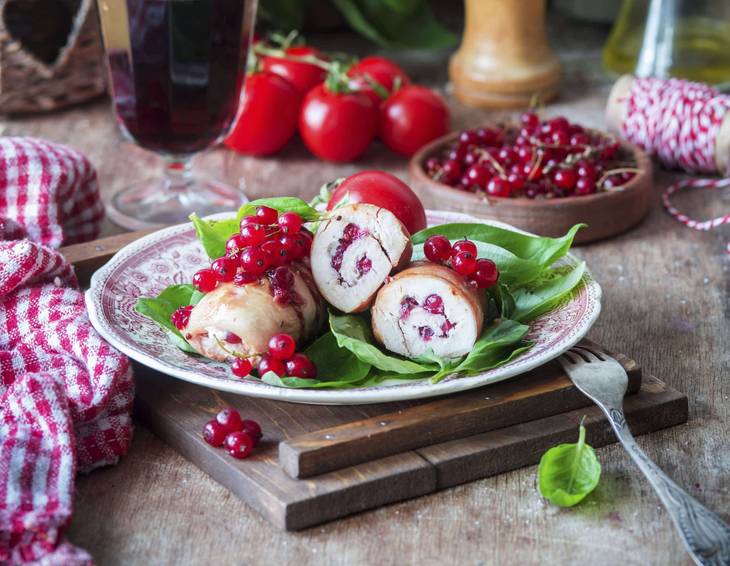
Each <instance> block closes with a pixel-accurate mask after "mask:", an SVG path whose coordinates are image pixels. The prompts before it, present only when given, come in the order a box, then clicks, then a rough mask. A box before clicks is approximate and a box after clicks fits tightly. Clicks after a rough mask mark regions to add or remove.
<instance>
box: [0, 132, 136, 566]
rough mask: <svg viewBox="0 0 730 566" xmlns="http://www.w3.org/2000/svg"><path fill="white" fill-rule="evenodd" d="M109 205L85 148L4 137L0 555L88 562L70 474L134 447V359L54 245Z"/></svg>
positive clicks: (0, 176)
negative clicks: (74, 529)
mask: <svg viewBox="0 0 730 566" xmlns="http://www.w3.org/2000/svg"><path fill="white" fill-rule="evenodd" d="M103 213H104V210H103V206H102V203H101V200H100V197H99V189H98V185H97V182H96V173H95V172H94V169H93V168H92V167H91V165H90V164H89V162H88V161H87V160H86V158H85V157H83V156H82V155H80V154H79V153H77V152H76V151H73V150H71V149H69V148H67V147H63V146H60V145H57V144H53V143H50V142H47V141H43V140H36V139H31V138H0V564H24V563H37V564H48V565H60V564H63V565H76V564H89V563H90V562H91V557H90V556H89V555H88V553H86V551H84V550H82V549H80V548H76V547H74V546H73V545H71V544H70V543H68V542H66V541H65V540H64V538H63V529H64V527H65V526H66V525H67V523H68V522H69V520H70V518H71V513H72V509H73V493H74V476H75V474H76V471H77V470H78V471H88V470H91V469H93V468H95V467H97V466H101V465H104V464H112V463H114V462H116V461H117V460H118V459H119V457H120V456H121V455H122V454H124V453H125V452H126V451H127V448H128V447H129V443H130V440H131V436H132V423H131V419H130V415H129V413H130V409H131V404H132V399H133V395H134V389H133V385H132V372H131V368H130V364H129V361H128V360H127V358H126V357H124V356H123V355H121V354H120V353H119V352H117V351H116V350H115V349H114V348H112V347H111V346H110V345H109V344H107V343H106V342H104V340H102V339H101V337H100V336H99V335H98V334H97V333H96V331H95V330H94V329H93V328H92V326H91V324H90V323H89V319H88V317H87V314H86V309H85V307H84V298H83V294H82V293H81V292H80V291H79V290H78V289H77V288H76V287H77V281H76V277H75V275H74V273H73V269H72V267H71V266H70V265H69V264H68V263H66V261H65V260H64V258H63V257H62V256H61V255H60V254H59V253H58V252H56V251H54V248H57V247H59V246H60V245H61V244H68V243H72V242H79V241H83V240H87V239H91V238H93V237H95V236H96V235H98V233H99V227H100V224H101V220H102V217H103Z"/></svg>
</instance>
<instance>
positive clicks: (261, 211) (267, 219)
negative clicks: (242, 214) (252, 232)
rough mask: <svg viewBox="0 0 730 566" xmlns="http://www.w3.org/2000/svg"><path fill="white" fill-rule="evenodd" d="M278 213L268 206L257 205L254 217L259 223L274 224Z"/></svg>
mask: <svg viewBox="0 0 730 566" xmlns="http://www.w3.org/2000/svg"><path fill="white" fill-rule="evenodd" d="M278 217H279V213H278V212H277V211H276V209H274V208H271V207H270V206H259V207H257V208H256V218H258V220H259V222H260V223H261V224H275V223H276V219H277V218H278Z"/></svg>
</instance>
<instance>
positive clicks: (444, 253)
mask: <svg viewBox="0 0 730 566" xmlns="http://www.w3.org/2000/svg"><path fill="white" fill-rule="evenodd" d="M423 253H424V254H425V255H426V259H428V261H432V262H433V263H439V262H441V261H446V260H448V259H449V258H450V257H451V242H449V239H448V238H447V237H446V236H441V235H440V234H439V235H436V236H430V237H429V238H428V239H427V240H426V242H425V243H424V244H423Z"/></svg>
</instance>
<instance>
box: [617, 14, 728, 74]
mask: <svg viewBox="0 0 730 566" xmlns="http://www.w3.org/2000/svg"><path fill="white" fill-rule="evenodd" d="M603 62H604V64H605V66H606V68H607V69H608V70H610V71H613V72H615V73H619V74H624V73H633V74H635V75H637V76H654V77H661V78H666V77H680V78H685V79H690V80H694V81H701V82H706V83H710V84H715V85H723V84H724V85H725V86H730V0H624V2H623V5H622V6H621V10H620V12H619V15H618V18H617V19H616V22H615V23H614V26H613V29H612V30H611V35H610V36H609V38H608V41H607V42H606V45H605V47H604V49H603Z"/></svg>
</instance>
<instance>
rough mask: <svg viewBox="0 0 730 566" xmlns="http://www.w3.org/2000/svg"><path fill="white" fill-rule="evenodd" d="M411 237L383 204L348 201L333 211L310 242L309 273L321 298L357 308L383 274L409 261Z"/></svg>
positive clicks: (365, 301) (361, 307)
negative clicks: (310, 261) (310, 272)
mask: <svg viewBox="0 0 730 566" xmlns="http://www.w3.org/2000/svg"><path fill="white" fill-rule="evenodd" d="M411 251H412V246H411V239H410V236H409V234H408V231H407V230H406V229H405V227H404V226H403V224H401V223H400V221H399V220H398V219H397V218H396V217H395V216H394V215H393V213H392V212H390V211H389V210H386V209H384V208H380V207H377V206H373V205H371V204H352V205H348V206H343V207H342V208H339V209H336V210H334V211H333V212H332V216H331V217H330V218H329V219H328V220H326V221H324V222H323V223H322V225H321V226H320V228H319V230H317V234H316V235H315V237H314V241H313V243H312V255H311V257H312V275H313V276H314V281H315V282H316V284H317V287H318V288H319V290H320V292H321V293H322V295H323V296H324V298H325V299H326V300H327V301H328V302H329V303H330V304H331V305H333V306H334V307H336V308H338V309H340V310H341V311H344V312H347V313H350V312H360V311H363V310H365V309H367V308H368V307H369V306H370V305H371V304H372V302H373V299H374V298H375V294H376V293H377V291H378V289H380V287H381V286H382V285H383V282H384V281H385V279H386V278H387V277H388V275H389V274H390V273H391V272H393V271H395V270H398V269H400V268H401V267H403V266H405V265H407V264H408V262H409V261H410V258H411Z"/></svg>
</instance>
